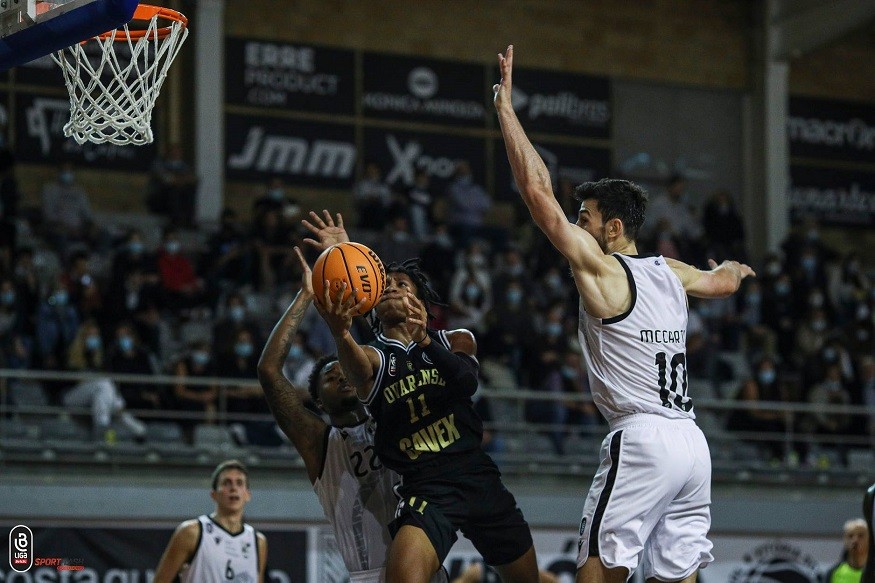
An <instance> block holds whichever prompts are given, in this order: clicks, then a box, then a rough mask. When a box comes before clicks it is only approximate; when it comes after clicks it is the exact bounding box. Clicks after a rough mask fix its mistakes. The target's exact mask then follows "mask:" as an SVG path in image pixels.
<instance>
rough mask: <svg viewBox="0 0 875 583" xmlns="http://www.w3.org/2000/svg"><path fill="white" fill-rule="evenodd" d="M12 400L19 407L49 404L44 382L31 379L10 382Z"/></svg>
mask: <svg viewBox="0 0 875 583" xmlns="http://www.w3.org/2000/svg"><path fill="white" fill-rule="evenodd" d="M9 393H10V395H11V397H12V402H13V403H15V405H17V406H19V407H47V406H48V404H49V400H48V397H46V392H45V389H44V388H43V386H42V384H40V383H39V382H37V381H31V380H15V381H11V382H10V383H9Z"/></svg>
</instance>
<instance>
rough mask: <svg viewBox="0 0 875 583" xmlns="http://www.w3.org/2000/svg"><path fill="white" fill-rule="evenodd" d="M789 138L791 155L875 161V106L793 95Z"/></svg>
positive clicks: (823, 158)
mask: <svg viewBox="0 0 875 583" xmlns="http://www.w3.org/2000/svg"><path fill="white" fill-rule="evenodd" d="M787 139H788V140H789V142H790V155H791V156H796V157H804V158H816V159H822V160H844V161H849V162H864V163H868V164H875V107H873V106H872V105H864V104H861V103H849V102H844V101H830V100H826V99H811V98H807V97H791V98H790V114H789V116H788V118H787Z"/></svg>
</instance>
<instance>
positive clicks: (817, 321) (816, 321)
mask: <svg viewBox="0 0 875 583" xmlns="http://www.w3.org/2000/svg"><path fill="white" fill-rule="evenodd" d="M796 326H797V332H796V353H795V360H796V362H797V363H798V364H800V365H801V364H803V363H804V362H805V361H806V360H807V359H808V358H810V357H811V356H812V355H814V354H815V353H816V352H817V351H818V350H820V349H821V348H823V345H824V344H825V343H826V339H827V338H828V337H829V335H830V329H829V321H828V320H827V318H826V312H825V311H824V310H823V309H818V308H815V309H812V310H811V311H810V312H809V316H808V318H806V319H805V321H804V322H796Z"/></svg>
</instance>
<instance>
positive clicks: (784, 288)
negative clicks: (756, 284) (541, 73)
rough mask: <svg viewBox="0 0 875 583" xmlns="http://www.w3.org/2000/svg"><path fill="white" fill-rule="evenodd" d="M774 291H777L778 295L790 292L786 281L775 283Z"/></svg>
mask: <svg viewBox="0 0 875 583" xmlns="http://www.w3.org/2000/svg"><path fill="white" fill-rule="evenodd" d="M775 293H777V294H778V295H779V296H786V295H787V294H788V293H790V284H789V283H787V282H786V281H782V282H780V283H777V284H775Z"/></svg>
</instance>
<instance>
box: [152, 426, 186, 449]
mask: <svg viewBox="0 0 875 583" xmlns="http://www.w3.org/2000/svg"><path fill="white" fill-rule="evenodd" d="M182 440H183V437H182V428H181V427H180V426H179V424H178V423H173V422H170V421H168V422H154V423H149V424H148V425H147V427H146V441H148V442H149V443H173V444H181V443H182Z"/></svg>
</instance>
